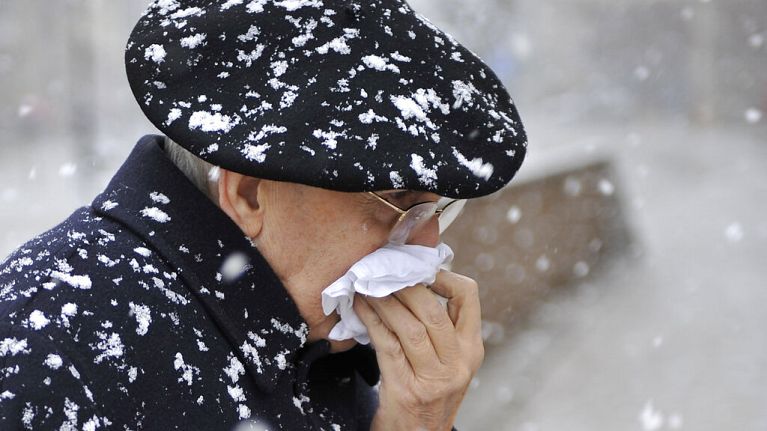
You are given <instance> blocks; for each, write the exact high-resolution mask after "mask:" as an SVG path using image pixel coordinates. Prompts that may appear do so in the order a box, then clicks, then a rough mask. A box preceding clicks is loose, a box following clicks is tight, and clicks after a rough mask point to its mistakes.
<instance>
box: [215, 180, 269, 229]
mask: <svg viewBox="0 0 767 431" xmlns="http://www.w3.org/2000/svg"><path fill="white" fill-rule="evenodd" d="M261 185H262V182H261V180H259V179H258V178H253V177H248V176H245V175H242V174H238V173H237V172H232V171H228V170H226V169H221V171H220V174H219V178H218V205H219V207H220V208H221V209H222V210H223V211H224V212H225V213H226V214H227V215H228V216H229V218H231V219H232V220H233V221H234V223H235V224H237V226H239V227H240V229H241V230H242V231H243V232H244V233H245V235H247V236H248V238H256V237H258V235H259V234H260V233H261V229H262V228H263V225H264V206H263V205H262V201H263V197H262V196H260V195H259V192H260V191H261V190H260V189H261V187H260V186H261Z"/></svg>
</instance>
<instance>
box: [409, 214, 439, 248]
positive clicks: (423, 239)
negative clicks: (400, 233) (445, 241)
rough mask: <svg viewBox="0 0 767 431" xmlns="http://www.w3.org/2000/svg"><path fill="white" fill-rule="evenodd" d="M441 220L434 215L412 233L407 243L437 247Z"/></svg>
mask: <svg viewBox="0 0 767 431" xmlns="http://www.w3.org/2000/svg"><path fill="white" fill-rule="evenodd" d="M439 242H440V237H439V220H437V216H436V215H434V216H432V218H430V219H429V221H427V222H426V223H424V224H423V225H422V226H420V227H419V228H418V229H417V230H415V231H414V232H412V233H411V234H410V237H409V238H408V240H407V244H410V245H423V246H426V247H436V246H437V245H439Z"/></svg>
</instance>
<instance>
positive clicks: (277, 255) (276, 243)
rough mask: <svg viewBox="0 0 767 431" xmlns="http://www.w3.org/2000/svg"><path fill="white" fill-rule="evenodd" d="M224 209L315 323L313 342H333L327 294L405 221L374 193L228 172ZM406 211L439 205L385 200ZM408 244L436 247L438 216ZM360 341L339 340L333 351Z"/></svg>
mask: <svg viewBox="0 0 767 431" xmlns="http://www.w3.org/2000/svg"><path fill="white" fill-rule="evenodd" d="M218 195H219V196H218V198H219V205H220V207H221V208H222V210H224V212H226V213H227V214H228V215H229V216H230V217H231V218H232V220H234V221H235V223H237V224H238V226H240V228H241V229H242V230H243V232H245V233H246V235H248V237H250V238H251V239H252V240H253V241H254V243H255V244H256V246H257V247H258V249H259V251H260V252H261V254H263V256H264V257H265V258H266V260H267V261H268V262H269V264H270V266H271V267H272V269H273V270H274V271H275V272H276V274H277V275H278V277H279V278H280V280H281V281H282V282H283V284H284V285H285V287H286V289H287V290H288V293H289V294H290V295H291V297H292V298H293V300H294V301H295V303H296V304H297V305H298V309H299V312H300V313H301V315H302V317H303V318H304V319H305V320H306V322H307V323H308V324H309V328H310V333H309V341H316V340H319V339H321V338H326V337H327V335H328V334H329V333H330V330H331V329H332V328H333V326H334V325H335V324H336V322H337V321H338V316H337V315H335V314H332V315H330V316H325V314H324V313H323V311H322V300H321V292H322V291H323V290H324V289H325V288H326V287H328V286H329V285H330V284H331V283H333V282H334V281H336V280H337V279H338V278H340V277H341V276H343V275H344V274H345V273H346V271H348V269H349V268H350V267H351V266H352V265H353V264H354V263H356V262H357V261H358V260H360V259H361V258H362V257H364V256H366V255H368V254H370V253H371V252H373V251H375V250H376V249H378V248H380V247H382V246H383V245H385V244H386V242H387V239H388V236H389V232H390V230H391V227H392V226H393V225H394V223H395V222H396V221H397V219H398V217H399V214H398V213H397V212H395V211H394V210H392V209H391V208H389V207H387V206H386V205H385V204H383V203H382V202H380V201H378V200H377V199H375V198H374V197H372V196H370V195H369V194H367V193H343V192H335V191H330V190H325V189H320V188H316V187H310V186H305V185H301V184H294V183H285V182H278V181H269V180H258V179H255V178H250V177H245V176H242V175H240V174H236V173H233V172H229V171H225V170H222V172H221V176H220V178H219V189H218ZM381 196H383V197H384V198H385V199H387V200H388V201H390V202H391V203H393V204H395V205H397V206H399V207H400V208H407V207H409V206H411V205H414V204H416V203H420V202H425V201H436V200H437V199H439V196H438V195H436V194H433V193H423V192H403V191H391V192H383V193H381ZM408 243H410V244H420V245H426V246H431V247H433V246H436V245H437V244H438V243H439V228H438V223H437V220H436V217H435V218H433V220H430V221H429V222H428V223H427V224H426V225H425V226H424V227H423V228H422V229H420V230H419V231H417V232H414V234H413V235H412V236H411V237H410V239H409V241H408ZM354 344H355V341H354V340H347V341H343V342H337V341H331V349H332V351H342V350H347V349H349V348H351V347H353V346H354Z"/></svg>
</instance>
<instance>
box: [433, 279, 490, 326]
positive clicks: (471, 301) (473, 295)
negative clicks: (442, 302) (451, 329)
mask: <svg viewBox="0 0 767 431" xmlns="http://www.w3.org/2000/svg"><path fill="white" fill-rule="evenodd" d="M431 290H433V291H434V292H436V293H437V294H438V295H440V296H443V297H445V298H447V313H448V315H449V316H450V320H452V321H453V323H454V324H455V328H456V330H457V331H458V333H459V334H460V335H461V336H464V337H467V336H475V335H476V334H481V329H482V313H481V309H480V306H479V288H478V286H477V282H476V281H474V280H472V279H471V278H469V277H466V276H463V275H460V274H456V273H454V272H450V271H440V272H439V273H438V274H437V279H436V280H435V281H434V283H433V284H432V285H431Z"/></svg>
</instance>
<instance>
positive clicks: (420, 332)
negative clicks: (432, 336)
mask: <svg viewBox="0 0 767 431" xmlns="http://www.w3.org/2000/svg"><path fill="white" fill-rule="evenodd" d="M405 337H406V339H407V341H408V342H409V343H411V344H414V345H419V346H420V345H423V344H426V343H427V341H429V333H428V332H427V331H426V327H425V326H424V325H423V324H422V323H420V322H419V323H413V324H411V325H409V326H408V328H407V330H406V333H405Z"/></svg>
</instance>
